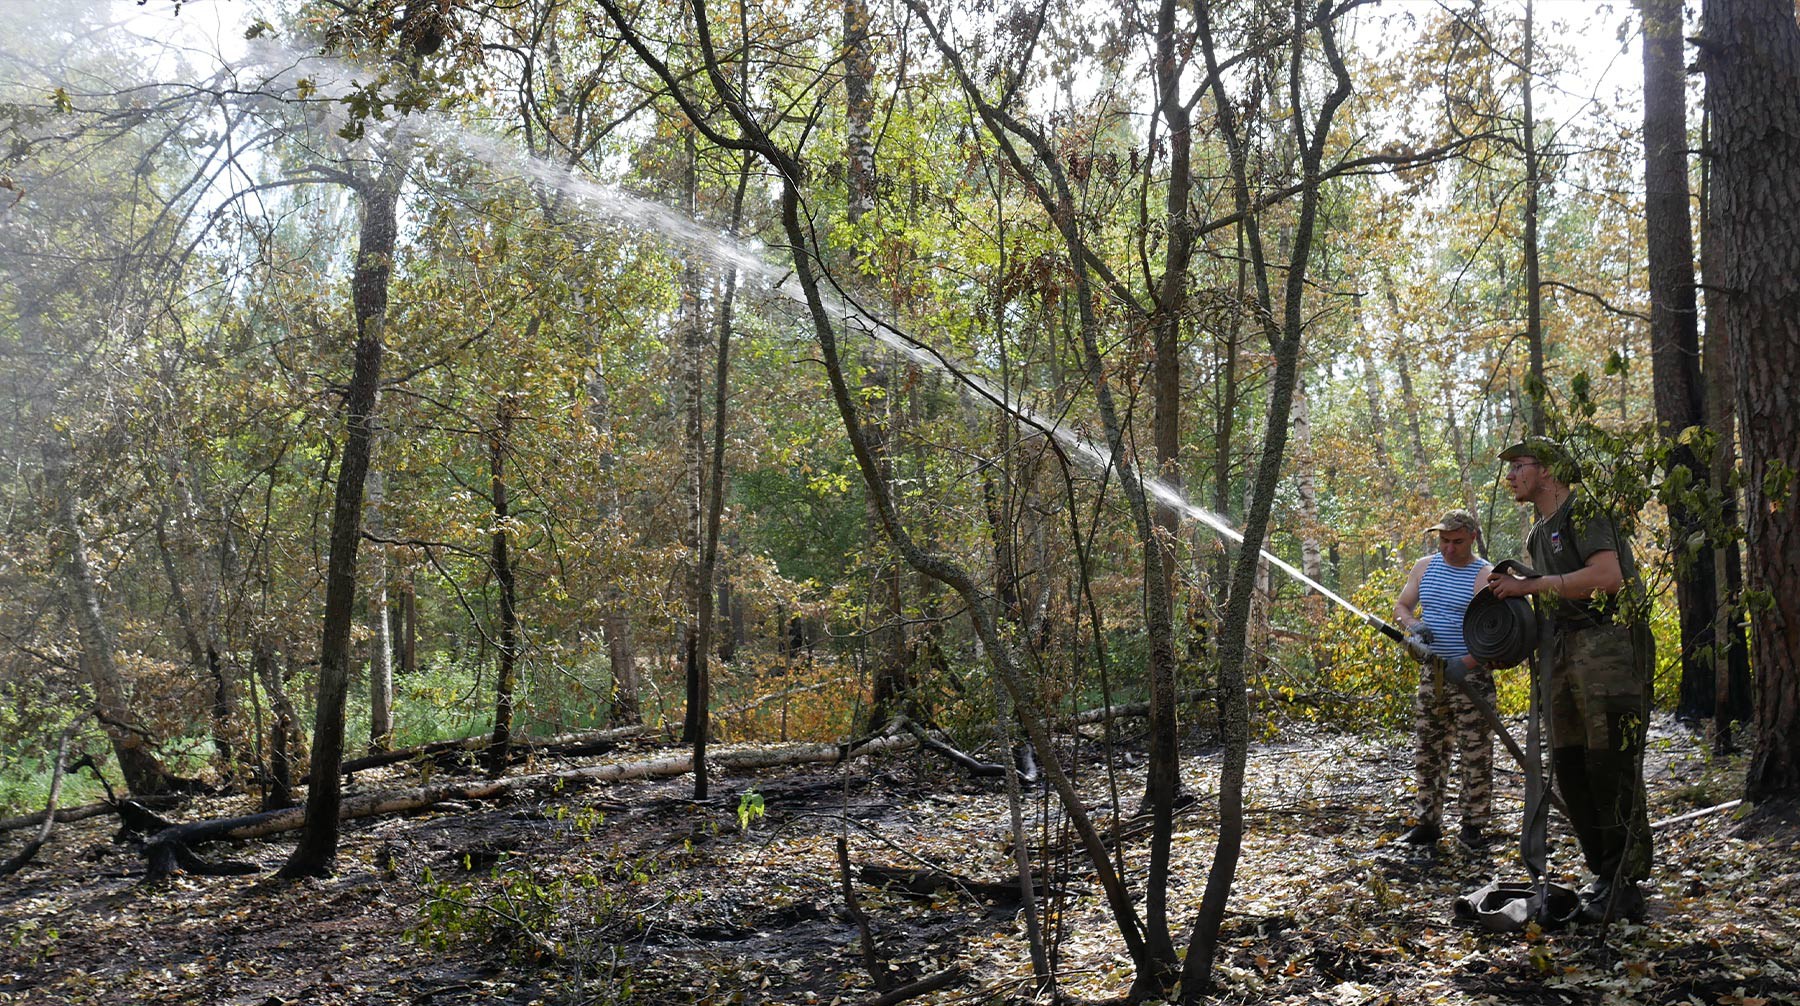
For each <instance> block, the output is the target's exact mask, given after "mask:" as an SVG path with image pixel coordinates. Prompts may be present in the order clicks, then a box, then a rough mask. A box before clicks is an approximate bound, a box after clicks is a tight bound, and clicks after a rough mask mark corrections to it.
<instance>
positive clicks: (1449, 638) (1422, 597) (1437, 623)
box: [1419, 552, 1488, 657]
mask: <svg viewBox="0 0 1800 1006" xmlns="http://www.w3.org/2000/svg"><path fill="white" fill-rule="evenodd" d="M1487 568H1488V561H1487V560H1486V559H1483V558H1481V557H1480V556H1476V557H1475V560H1474V561H1473V562H1471V563H1469V564H1468V565H1467V566H1463V567H1461V568H1460V569H1459V568H1457V567H1455V566H1452V565H1450V564H1449V563H1447V562H1445V561H1444V556H1443V553H1441V552H1440V553H1437V554H1435V555H1433V556H1432V557H1431V562H1430V563H1428V564H1427V565H1426V566H1425V575H1424V576H1423V577H1422V578H1420V580H1419V604H1420V605H1422V606H1423V607H1424V609H1425V610H1424V614H1423V615H1422V616H1421V617H1422V618H1423V620H1424V622H1425V624H1426V625H1429V626H1431V632H1432V636H1433V641H1432V644H1431V648H1432V649H1433V650H1434V651H1436V652H1437V653H1439V654H1441V655H1442V656H1446V657H1460V656H1462V655H1463V654H1465V653H1467V652H1469V648H1468V646H1467V645H1465V644H1464V643H1463V631H1462V623H1463V612H1465V611H1467V610H1469V600H1470V599H1471V598H1473V597H1474V596H1475V584H1476V582H1477V581H1478V580H1479V579H1480V578H1481V575H1482V574H1483V573H1484V572H1486V571H1487Z"/></svg>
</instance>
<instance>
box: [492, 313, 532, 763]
mask: <svg viewBox="0 0 1800 1006" xmlns="http://www.w3.org/2000/svg"><path fill="white" fill-rule="evenodd" d="M537 323H538V319H537V318H536V317H533V318H532V319H531V325H530V326H529V331H528V334H527V336H526V338H527V340H529V339H531V338H532V337H533V335H534V334H535V331H536V329H537ZM517 408H518V402H517V400H516V399H515V398H514V396H513V395H512V394H511V393H510V392H508V393H505V394H502V395H501V396H500V401H499V403H498V404H497V405H496V406H495V410H496V411H495V415H494V430H493V432H492V433H491V434H490V435H489V436H488V465H489V476H490V478H489V486H490V489H491V491H492V493H493V503H494V533H493V538H492V551H491V553H490V557H489V560H488V561H489V562H490V563H491V564H492V566H493V573H494V582H495V583H496V584H497V585H498V586H499V588H500V634H499V635H500V639H499V643H500V645H499V650H500V652H499V655H498V656H499V659H500V669H499V673H498V674H497V675H495V681H494V736H493V743H492V744H490V745H489V747H488V752H487V753H488V767H489V770H490V771H491V772H493V773H494V774H495V775H499V774H500V773H501V772H502V771H503V770H504V769H505V767H506V760H507V757H508V755H509V753H510V749H511V746H512V733H513V692H514V691H515V689H516V688H517V686H518V677H519V609H518V602H519V599H518V582H517V580H516V578H515V577H514V570H513V559H512V550H511V538H512V535H511V533H510V530H509V529H510V527H511V520H512V509H511V505H510V502H509V500H508V497H507V484H506V457H507V454H508V453H510V452H511V451H512V436H513V421H514V419H515V410H516V409H517Z"/></svg>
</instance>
